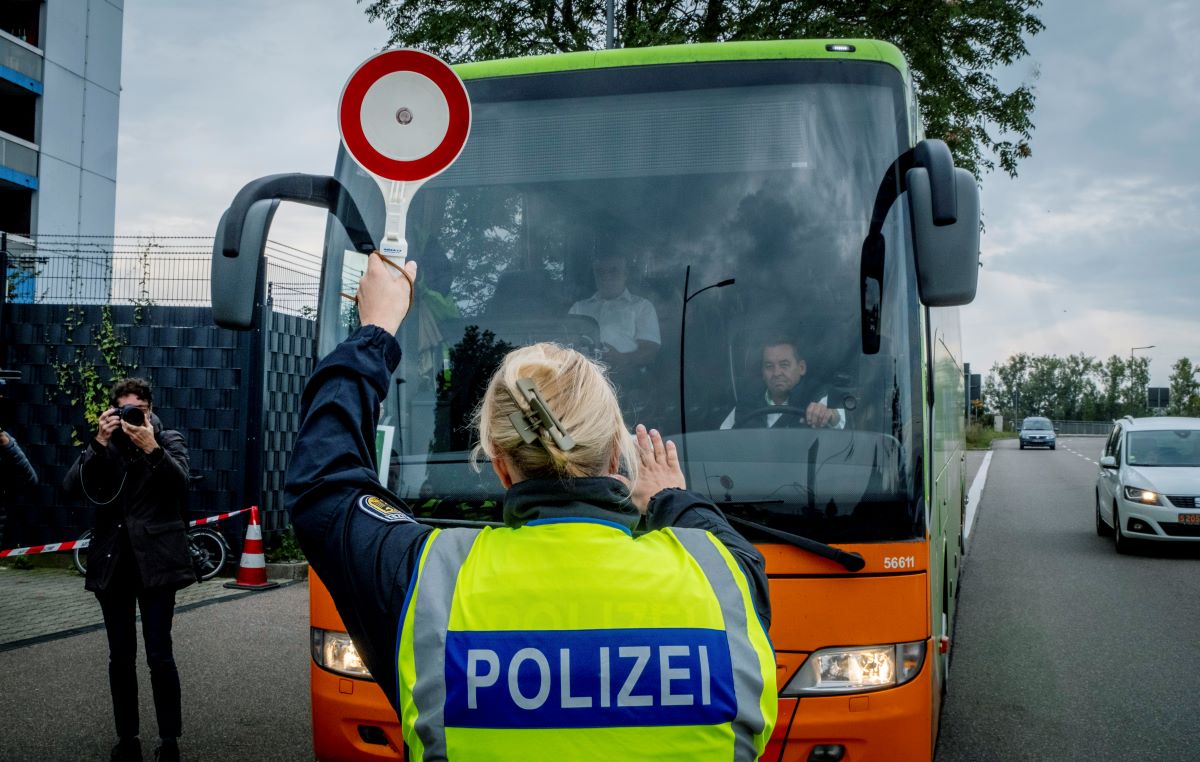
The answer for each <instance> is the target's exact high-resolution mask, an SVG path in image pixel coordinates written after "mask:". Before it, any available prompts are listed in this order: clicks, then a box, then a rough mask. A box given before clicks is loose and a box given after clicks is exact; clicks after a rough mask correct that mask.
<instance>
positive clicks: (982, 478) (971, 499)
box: [962, 450, 992, 551]
mask: <svg viewBox="0 0 1200 762" xmlns="http://www.w3.org/2000/svg"><path fill="white" fill-rule="evenodd" d="M991 463H992V451H991V450H988V452H987V455H984V456H983V464H982V465H980V466H979V471H978V472H977V473H976V474H975V478H974V480H972V481H971V489H969V490H967V515H966V517H965V518H964V519H963V528H962V533H963V536H962V539H963V550H964V551H965V550H966V548H967V543H968V541H969V540H970V538H971V529H972V528H973V527H974V526H975V511H976V509H977V508H979V499H980V498H981V497H982V496H983V485H984V483H985V482H986V481H987V472H988V466H990V465H991Z"/></svg>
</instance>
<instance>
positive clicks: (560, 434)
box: [508, 378, 575, 451]
mask: <svg viewBox="0 0 1200 762" xmlns="http://www.w3.org/2000/svg"><path fill="white" fill-rule="evenodd" d="M517 390H518V391H520V392H521V395H522V396H523V397H525V402H526V404H528V405H529V412H528V413H525V412H522V411H517V412H515V413H511V414H509V416H508V420H510V421H512V425H513V428H515V429H516V430H517V433H518V434H520V435H521V439H522V440H523V441H524V442H525V444H533V443H534V442H536V441H538V432H539V431H545V432H546V433H548V434H549V435H550V438H551V439H553V440H554V444H556V445H558V449H560V450H564V451H565V450H570V449H571V448H572V447H574V446H575V440H574V439H571V435H570V434H568V433H567V432H566V430H565V429H564V428H563V425H562V424H561V423H559V421H558V418H556V417H555V416H554V413H552V412H550V407H549V406H548V405H547V404H546V400H544V399H542V395H541V394H540V393H539V392H538V390H537V387H536V386H534V385H533V380H532V379H529V378H518V379H517Z"/></svg>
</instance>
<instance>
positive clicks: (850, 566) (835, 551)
mask: <svg viewBox="0 0 1200 762" xmlns="http://www.w3.org/2000/svg"><path fill="white" fill-rule="evenodd" d="M748 502H749V503H751V504H755V505H758V504H761V503H775V502H777V503H782V502H783V501H782V500H754V501H736V502H732V503H728V502H727V503H717V505H720V506H722V507H725V506H731V505H747V503H748ZM726 518H728V519H729V520H730V521H731V522H733V523H734V524H741V525H742V526H745V527H751V528H753V529H756V530H758V531H759V532H762V533H763V534H769V535H771V536H772V537H774V538H776V539H779V540H783V541H784V542H787V543H788V544H790V545H795V546H796V547H797V548H800V549H801V550H807V551H808V552H809V553H812V554H813V555H816V556H820V557H821V558H828V559H829V560H830V561H833V562H834V563H838V564H841V565H842V566H843V567H845V568H846V570H847V571H852V572H854V571H860V570H861V569H862V568H863V567H864V566H866V565H867V562H866V561H865V560H864V559H863V557H862V556H860V555H859V554H857V553H848V552H846V551H844V550H842V549H841V548H835V547H833V546H832V545H826V544H825V543H823V542H817V541H816V540H810V539H808V538H807V537H801V536H800V535H798V534H792V533H791V532H785V531H783V530H782V529H776V528H775V527H769V526H767V525H766V524H760V523H758V522H757V521H750V520H748V519H743V518H741V517H740V516H732V515H729V514H726Z"/></svg>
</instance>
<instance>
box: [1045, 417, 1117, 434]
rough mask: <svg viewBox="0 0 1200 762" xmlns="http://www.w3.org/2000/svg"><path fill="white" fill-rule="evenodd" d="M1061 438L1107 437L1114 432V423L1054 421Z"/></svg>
mask: <svg viewBox="0 0 1200 762" xmlns="http://www.w3.org/2000/svg"><path fill="white" fill-rule="evenodd" d="M1054 428H1055V429H1057V430H1058V434H1059V436H1076V437H1106V436H1108V434H1109V432H1110V431H1112V428H1113V423H1112V421H1054Z"/></svg>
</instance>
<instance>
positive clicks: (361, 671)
mask: <svg viewBox="0 0 1200 762" xmlns="http://www.w3.org/2000/svg"><path fill="white" fill-rule="evenodd" d="M312 658H313V661H315V662H316V663H317V666H318V667H321V668H322V669H327V670H329V671H330V672H335V673H337V674H339V675H346V676H347V677H357V678H359V679H360V680H371V679H372V677H371V673H370V672H369V671H367V665H366V664H363V660H362V658H361V657H360V656H359V655H358V649H357V648H355V647H354V641H353V640H351V639H350V636H349V635H347V634H346V633H344V632H334V631H333V630H322V629H321V628H319V627H313V628H312Z"/></svg>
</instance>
